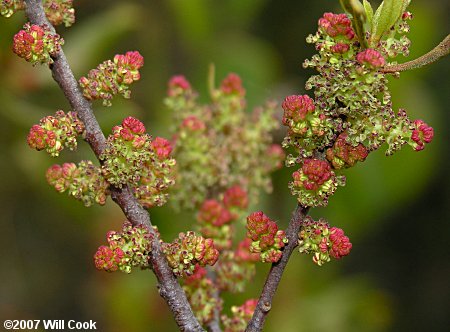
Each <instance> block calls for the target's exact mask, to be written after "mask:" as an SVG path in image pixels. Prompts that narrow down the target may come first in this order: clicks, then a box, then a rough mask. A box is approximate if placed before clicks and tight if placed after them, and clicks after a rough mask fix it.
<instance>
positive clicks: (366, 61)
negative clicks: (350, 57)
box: [356, 48, 386, 68]
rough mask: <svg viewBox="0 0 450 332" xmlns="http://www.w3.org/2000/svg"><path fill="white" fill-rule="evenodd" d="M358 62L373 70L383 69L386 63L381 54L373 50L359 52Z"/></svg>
mask: <svg viewBox="0 0 450 332" xmlns="http://www.w3.org/2000/svg"><path fill="white" fill-rule="evenodd" d="M356 60H357V61H358V62H359V63H360V64H361V65H367V66H369V67H371V68H381V67H383V66H384V64H385V63H386V61H385V60H384V58H383V56H382V55H381V53H380V52H378V51H377V50H373V49H371V48H368V49H366V50H364V51H362V52H359V53H358V54H357V55H356Z"/></svg>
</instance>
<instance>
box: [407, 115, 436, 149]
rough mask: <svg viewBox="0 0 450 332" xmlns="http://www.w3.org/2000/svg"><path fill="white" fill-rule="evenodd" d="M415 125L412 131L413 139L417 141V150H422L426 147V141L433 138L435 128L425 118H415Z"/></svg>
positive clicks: (428, 141)
mask: <svg viewBox="0 0 450 332" xmlns="http://www.w3.org/2000/svg"><path fill="white" fill-rule="evenodd" d="M414 126H415V129H414V130H413V132H412V135H411V139H412V140H413V141H414V142H415V143H417V146H416V147H415V150H416V151H421V150H423V149H424V148H425V143H430V142H431V141H432V140H433V136H434V130H433V128H432V127H430V126H429V125H427V124H426V123H425V122H424V121H423V120H415V121H414Z"/></svg>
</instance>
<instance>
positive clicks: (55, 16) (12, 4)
mask: <svg viewBox="0 0 450 332" xmlns="http://www.w3.org/2000/svg"><path fill="white" fill-rule="evenodd" d="M42 5H43V6H44V11H45V15H46V16H47V19H48V20H49V22H50V23H51V24H53V25H60V24H62V23H64V25H65V26H66V27H70V26H71V25H72V24H73V23H74V22H75V9H73V0H43V1H42ZM24 9H25V2H24V1H23V0H2V1H0V15H2V16H4V17H10V16H12V15H13V14H14V13H15V12H18V11H19V10H24Z"/></svg>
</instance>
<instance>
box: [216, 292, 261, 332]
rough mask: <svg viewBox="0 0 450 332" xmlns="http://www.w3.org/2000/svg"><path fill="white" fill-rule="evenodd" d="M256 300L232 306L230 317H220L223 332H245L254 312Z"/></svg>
mask: <svg viewBox="0 0 450 332" xmlns="http://www.w3.org/2000/svg"><path fill="white" fill-rule="evenodd" d="M257 304H258V300H257V299H249V300H247V301H245V303H244V304H243V305H241V306H239V307H238V306H232V307H231V312H232V314H233V316H232V317H228V316H225V315H222V317H221V319H222V323H223V325H224V332H242V331H245V329H246V327H247V324H248V322H249V321H250V319H251V318H252V316H253V313H254V312H255V309H256V305H257Z"/></svg>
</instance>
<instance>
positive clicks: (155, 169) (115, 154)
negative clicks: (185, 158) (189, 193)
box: [100, 116, 175, 208]
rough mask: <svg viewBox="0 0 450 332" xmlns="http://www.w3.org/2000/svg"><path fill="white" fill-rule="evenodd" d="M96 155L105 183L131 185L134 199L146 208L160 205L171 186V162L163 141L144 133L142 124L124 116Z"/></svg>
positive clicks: (173, 163) (164, 201)
mask: <svg viewBox="0 0 450 332" xmlns="http://www.w3.org/2000/svg"><path fill="white" fill-rule="evenodd" d="M112 131H113V132H112V134H111V135H110V136H109V137H108V139H107V142H106V148H105V150H104V151H103V153H102V154H101V155H100V159H101V160H103V164H102V171H103V175H104V177H105V178H106V180H107V181H108V182H109V183H111V184H112V185H114V186H117V187H122V186H123V185H125V184H131V185H132V188H133V191H134V194H135V196H136V198H138V200H139V202H140V203H141V204H142V205H143V206H144V207H146V208H149V207H152V206H162V205H164V204H165V203H166V201H167V197H168V194H167V189H168V188H169V187H170V186H171V185H173V184H174V174H173V171H174V166H175V160H174V159H172V158H170V153H171V151H172V147H171V145H170V143H169V141H167V140H166V139H164V138H162V137H156V138H155V139H153V140H152V137H151V136H150V135H148V134H146V133H145V131H146V129H145V126H144V124H143V123H142V122H141V121H139V120H138V119H136V118H133V117H131V116H130V117H127V118H125V119H124V120H123V121H122V125H120V126H115V127H114V128H113V130H112Z"/></svg>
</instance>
